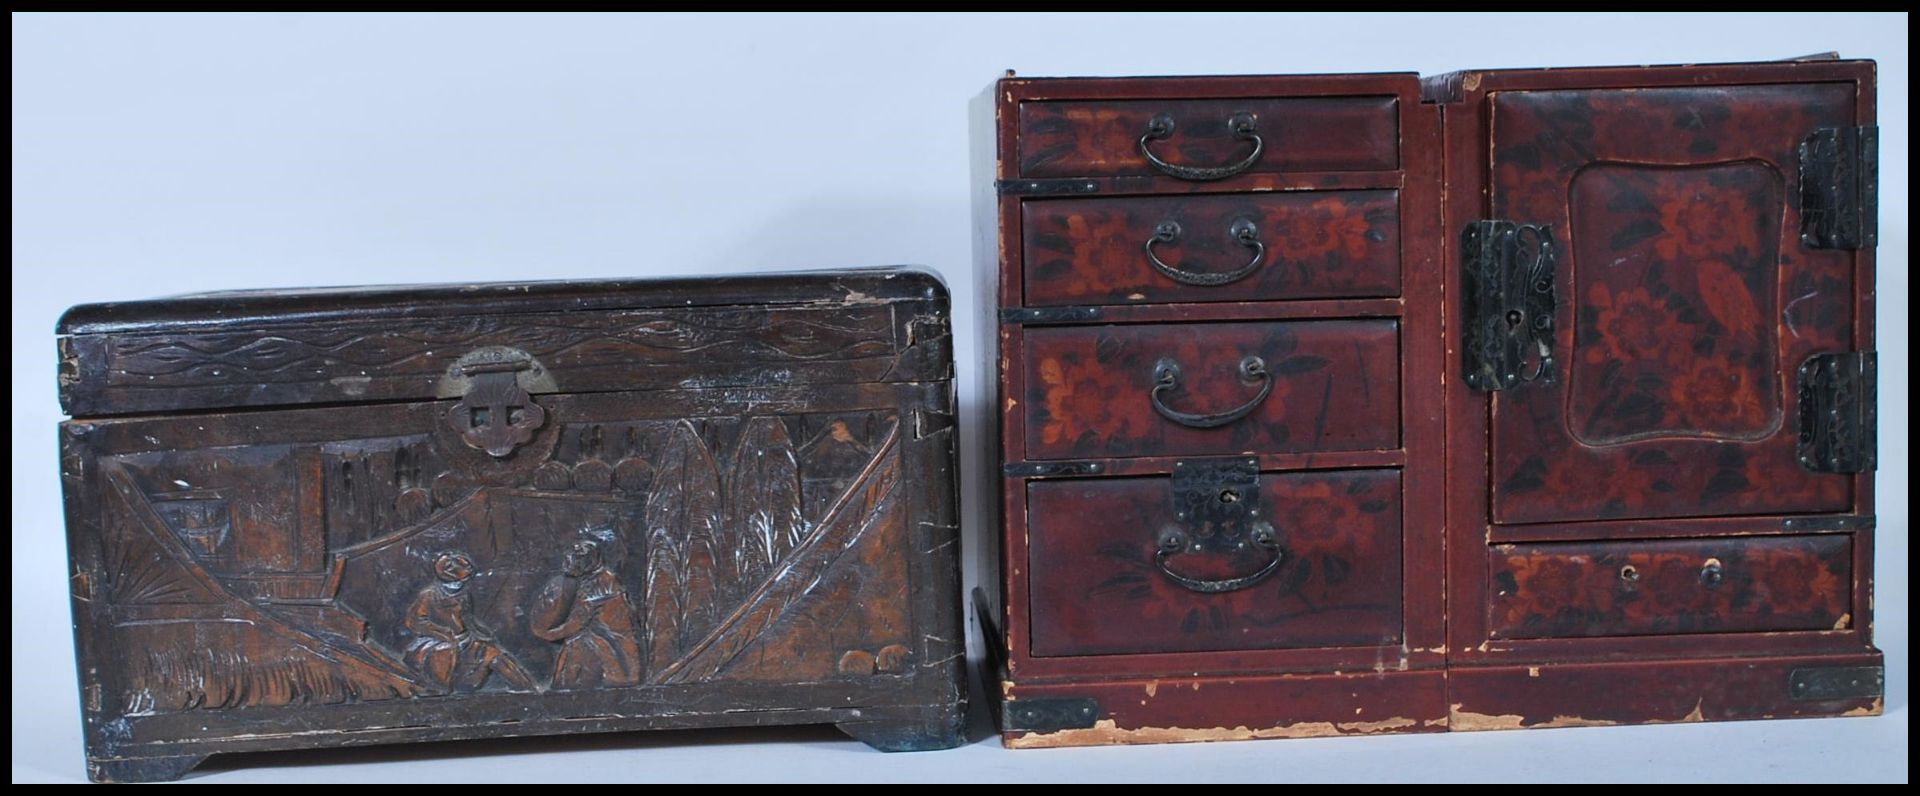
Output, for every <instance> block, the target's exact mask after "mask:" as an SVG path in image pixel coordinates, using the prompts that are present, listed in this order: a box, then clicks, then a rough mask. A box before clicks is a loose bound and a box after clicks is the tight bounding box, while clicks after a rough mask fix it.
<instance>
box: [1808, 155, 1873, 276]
mask: <svg viewBox="0 0 1920 796" xmlns="http://www.w3.org/2000/svg"><path fill="white" fill-rule="evenodd" d="M1879 215H1880V128H1878V127H1872V126H1868V127H1822V128H1820V129H1818V130H1815V131H1813V134H1812V135H1809V136H1807V138H1806V140H1804V141H1801V142H1800V242H1801V243H1803V244H1806V246H1807V248H1809V249H1871V248H1873V247H1874V245H1876V244H1877V243H1879V240H1880V221H1879Z"/></svg>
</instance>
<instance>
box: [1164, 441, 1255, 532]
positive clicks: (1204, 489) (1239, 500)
mask: <svg viewBox="0 0 1920 796" xmlns="http://www.w3.org/2000/svg"><path fill="white" fill-rule="evenodd" d="M1173 516H1174V517H1176V518H1178V520H1179V524H1180V526H1181V528H1183V529H1184V530H1185V531H1186V535H1187V539H1188V540H1189V544H1190V545H1191V548H1190V549H1192V550H1194V551H1198V552H1208V553H1230V552H1233V551H1234V550H1236V549H1240V548H1241V547H1244V544H1245V542H1246V541H1247V538H1248V533H1249V531H1250V530H1251V529H1252V527H1253V524H1254V523H1255V522H1256V521H1258V520H1259V519H1260V462H1259V460H1257V459H1253V458H1232V459H1183V460H1181V461H1177V462H1174V463H1173Z"/></svg>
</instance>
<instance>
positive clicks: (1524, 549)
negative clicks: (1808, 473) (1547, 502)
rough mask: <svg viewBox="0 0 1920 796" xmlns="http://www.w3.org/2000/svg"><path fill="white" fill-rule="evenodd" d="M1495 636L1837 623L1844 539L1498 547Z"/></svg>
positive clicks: (1843, 623)
mask: <svg viewBox="0 0 1920 796" xmlns="http://www.w3.org/2000/svg"><path fill="white" fill-rule="evenodd" d="M1490 555H1491V557H1492V560H1491V562H1490V563H1491V566H1490V567H1489V568H1488V570H1489V572H1491V573H1492V584H1491V588H1492V591H1493V594H1492V596H1491V600H1490V606H1491V616H1490V617H1489V619H1490V621H1489V623H1488V625H1489V627H1490V628H1491V631H1492V635H1493V637H1495V638H1564V637H1582V636H1637V635H1659V634H1674V633H1740V632H1757V631H1778V630H1839V629H1845V628H1847V627H1849V626H1850V624H1851V622H1852V616H1851V614H1850V613H1849V607H1850V605H1851V599H1850V597H1849V594H1850V592H1851V587H1852V583H1853V570H1852V560H1853V540H1852V538H1851V537H1849V536H1847V535H1845V534H1830V535H1817V536H1744V537H1734V538H1715V539H1679V540H1661V541H1622V542H1563V543H1555V544H1532V545H1497V546H1495V547H1494V548H1492V550H1491V551H1490Z"/></svg>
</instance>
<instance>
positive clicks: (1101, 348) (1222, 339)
mask: <svg viewBox="0 0 1920 796" xmlns="http://www.w3.org/2000/svg"><path fill="white" fill-rule="evenodd" d="M1024 347H1025V350H1024V351H1023V352H1022V354H1023V355H1022V359H1021V361H1022V363H1024V365H1025V367H1026V371H1027V372H1026V384H1027V387H1026V403H1027V412H1026V444H1027V457H1028V458H1030V459H1086V458H1109V457H1136V456H1204V455H1214V454H1237V453H1299V452H1307V451H1354V450H1386V449H1393V448H1398V447H1399V445H1400V361H1399V326H1398V324H1397V323H1396V322H1395V321H1393V320H1391V319H1368V320H1341V321H1294V322H1280V321H1270V322H1257V323H1256V322H1248V323H1198V324H1142V325H1137V326H1101V327H1053V328H1033V329H1028V330H1027V331H1026V341H1025V345H1024ZM1209 424H1210V425H1209Z"/></svg>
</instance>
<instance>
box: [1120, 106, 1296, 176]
mask: <svg viewBox="0 0 1920 796" xmlns="http://www.w3.org/2000/svg"><path fill="white" fill-rule="evenodd" d="M1254 123H1255V121H1254V116H1253V114H1251V113H1247V112H1245V111H1242V112H1240V113H1236V114H1234V115H1232V116H1230V117H1228V118H1227V130H1229V131H1230V132H1232V133H1233V137H1234V138H1238V139H1240V140H1242V141H1252V142H1253V151H1252V152H1249V153H1247V156H1246V157H1245V158H1243V159H1241V160H1240V162H1238V163H1232V164H1228V165H1225V166H1212V167H1195V166H1176V165H1174V164H1172V163H1168V162H1166V161H1164V160H1161V159H1160V158H1159V156H1157V155H1155V154H1153V149H1152V147H1150V146H1149V144H1151V143H1152V142H1154V141H1164V140H1166V139H1168V138H1171V137H1172V136H1173V114H1171V113H1160V114H1155V115H1154V117H1153V118H1151V119H1148V120H1147V132H1146V133H1145V134H1143V135H1141V136H1140V154H1141V156H1143V157H1145V158H1146V159H1147V162H1148V163H1151V164H1153V167H1154V168H1156V169H1159V170H1160V171H1162V172H1164V173H1166V174H1167V175H1169V176H1172V177H1178V178H1180V179H1183V180H1194V181H1204V180H1223V179H1226V178H1228V177H1231V176H1233V175H1235V174H1239V173H1240V172H1243V171H1246V170H1247V169H1250V168H1252V167H1253V164H1255V163H1257V162H1259V161H1260V153H1261V152H1263V151H1265V150H1266V146H1267V144H1266V142H1265V141H1262V140H1260V135H1259V134H1258V133H1255V132H1254V131H1253V128H1254Z"/></svg>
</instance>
